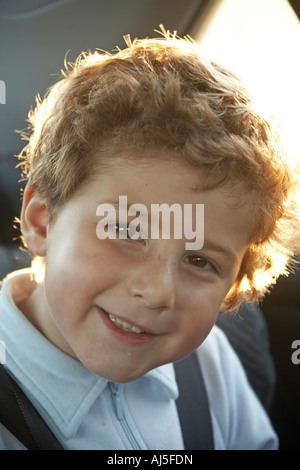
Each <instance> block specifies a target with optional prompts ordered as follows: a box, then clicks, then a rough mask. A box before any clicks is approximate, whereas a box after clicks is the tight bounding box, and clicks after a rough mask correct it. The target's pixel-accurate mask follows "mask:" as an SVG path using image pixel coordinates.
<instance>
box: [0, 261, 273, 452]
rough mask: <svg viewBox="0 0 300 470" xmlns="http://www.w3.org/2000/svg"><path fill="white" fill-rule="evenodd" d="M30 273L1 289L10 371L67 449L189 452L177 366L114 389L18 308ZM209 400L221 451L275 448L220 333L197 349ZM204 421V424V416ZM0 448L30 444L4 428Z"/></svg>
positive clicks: (2, 336) (0, 319)
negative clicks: (180, 414)
mask: <svg viewBox="0 0 300 470" xmlns="http://www.w3.org/2000/svg"><path fill="white" fill-rule="evenodd" d="M30 282H31V281H30V278H29V272H28V271H27V270H23V271H19V272H17V273H13V274H12V275H11V276H10V277H9V278H7V279H6V280H5V282H4V284H3V287H2V296H1V298H0V340H1V341H3V342H4V344H5V347H6V351H5V352H6V367H7V369H8V370H9V371H10V373H11V374H12V375H13V376H14V378H15V380H16V381H17V382H18V383H19V384H20V386H21V387H22V388H23V390H24V391H25V393H26V394H27V395H28V396H29V398H30V399H31V401H32V403H33V404H34V405H35V406H36V408H37V409H38V410H39V412H40V414H41V415H42V417H43V418H44V419H45V421H46V422H47V423H48V425H49V426H50V428H51V429H52V431H53V432H54V434H55V435H56V437H57V438H58V440H59V441H60V442H61V444H62V445H63V447H64V448H65V449H76V450H81V449H86V450H88V449H108V450H122V449H127V450H130V449H142V450H143V449H150V450H159V449H168V450H173V449H177V450H180V449H183V448H184V447H183V440H182V435H181V429H180V424H179V419H178V415H177V410H176V405H175V400H176V398H177V396H178V388H177V384H176V380H175V375H174V370H173V365H172V364H168V365H165V366H162V367H159V368H157V369H155V370H152V371H151V372H149V373H147V374H146V375H145V376H143V377H141V378H140V379H138V380H135V381H133V382H130V383H127V384H114V383H110V382H108V381H107V380H106V379H104V378H103V377H99V376H97V375H96V374H94V373H92V372H90V371H89V370H87V369H86V368H85V367H84V366H83V365H82V364H81V363H79V362H78V361H76V360H74V359H72V358H71V357H69V356H68V355H66V354H64V353H63V352H62V351H60V350H59V349H57V348H56V347H55V346H54V345H53V344H51V343H50V342H49V341H48V340H47V339H46V338H45V337H43V336H42V335H41V334H40V333H39V332H38V331H37V330H36V329H35V328H34V327H33V326H32V325H31V323H29V321H28V320H27V319H26V318H25V317H24V316H23V315H22V314H21V312H20V311H19V310H18V309H17V308H16V306H15V304H14V301H13V299H14V300H17V299H20V296H22V295H24V292H26V291H27V289H29V288H30ZM197 356H198V358H199V360H200V362H201V367H202V370H203V375H204V380H205V383H206V387H207V391H208V397H209V402H210V412H211V417H212V423H213V435H214V445H215V449H276V448H277V447H278V442H277V436H276V434H275V433H274V430H273V428H272V426H271V424H270V421H269V419H268V416H267V415H266V413H265V411H264V409H263V408H262V406H261V405H260V403H259V401H258V399H257V398H256V396H255V394H254V392H253V391H252V389H251V388H250V386H249V384H248V382H247V379H246V376H245V373H244V370H243V368H242V366H241V365H240V362H239V360H238V358H237V357H236V355H235V353H234V351H233V350H232V348H231V346H230V345H229V343H228V341H227V339H226V337H225V335H224V334H223V333H222V332H221V330H220V329H219V328H217V327H214V328H213V330H212V332H211V333H210V335H209V336H208V338H207V339H206V340H205V342H204V343H203V344H202V345H201V346H200V348H199V349H198V350H197ZM199 419H201V418H200V417H199ZM0 449H2V450H4V449H10V450H17V449H24V446H23V445H22V444H21V443H20V442H19V441H17V440H16V438H15V437H14V436H12V435H11V434H10V433H9V432H8V431H7V429H5V428H4V427H3V426H2V425H0Z"/></svg>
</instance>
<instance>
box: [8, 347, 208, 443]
mask: <svg viewBox="0 0 300 470" xmlns="http://www.w3.org/2000/svg"><path fill="white" fill-rule="evenodd" d="M174 367H175V373H176V380H177V384H178V388H179V397H178V399H177V400H176V405H177V410H178V415H179V419H180V424H181V428H182V435H183V440H184V445H185V449H186V450H195V449H200V450H210V449H213V437H212V426H211V419H210V412H209V405H208V399H207V395H206V390H205V384H204V381H203V377H202V371H201V368H200V364H199V362H198V360H197V357H196V354H195V353H193V354H191V355H190V356H188V357H186V358H184V359H182V360H181V361H179V362H176V363H175V364H174ZM0 422H1V423H2V424H3V425H4V426H5V427H6V428H7V429H8V430H9V431H10V432H11V433H12V434H13V435H14V436H15V437H16V438H17V439H18V440H19V441H20V442H22V443H23V444H24V445H25V447H26V448H27V449H30V450H63V448H62V446H61V444H60V443H59V442H58V440H57V439H56V437H55V436H54V434H53V433H52V431H51V430H50V428H49V427H48V426H47V424H46V423H45V421H44V420H43V418H42V417H41V416H40V415H39V413H38V412H37V410H36V409H35V408H34V406H33V405H32V403H31V402H30V401H29V399H28V398H27V397H26V395H25V394H24V392H23V391H22V390H21V388H20V387H19V386H18V385H17V383H16V382H15V381H14V380H13V379H12V377H11V376H10V375H9V374H8V373H7V372H6V370H5V368H4V367H3V366H2V365H0Z"/></svg>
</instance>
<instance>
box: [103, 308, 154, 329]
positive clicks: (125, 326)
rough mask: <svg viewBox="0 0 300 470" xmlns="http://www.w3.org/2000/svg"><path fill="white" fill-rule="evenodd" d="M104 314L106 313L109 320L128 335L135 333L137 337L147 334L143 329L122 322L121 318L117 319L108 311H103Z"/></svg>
mask: <svg viewBox="0 0 300 470" xmlns="http://www.w3.org/2000/svg"><path fill="white" fill-rule="evenodd" d="M102 310H103V312H104V313H105V315H106V317H107V318H109V320H110V321H111V322H112V323H113V324H114V325H115V326H117V327H118V328H120V330H123V331H126V332H127V333H133V334H136V335H142V334H146V332H145V331H143V330H142V329H141V328H139V327H138V326H136V325H132V324H130V323H128V322H126V321H124V320H121V319H120V318H119V317H115V316H114V315H112V314H111V313H109V312H107V311H106V310H104V309H102Z"/></svg>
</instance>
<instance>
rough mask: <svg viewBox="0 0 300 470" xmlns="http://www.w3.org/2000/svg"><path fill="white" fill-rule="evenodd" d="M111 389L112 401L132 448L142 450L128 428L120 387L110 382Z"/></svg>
mask: <svg viewBox="0 0 300 470" xmlns="http://www.w3.org/2000/svg"><path fill="white" fill-rule="evenodd" d="M109 388H110V391H111V393H112V399H113V403H114V407H115V412H116V415H117V418H118V421H119V422H120V424H121V427H122V429H123V431H124V433H125V435H126V437H127V439H128V440H129V442H130V444H131V446H132V448H133V449H134V450H141V448H140V446H139V444H138V442H137V440H136V438H135V437H134V435H133V433H132V431H131V429H130V427H129V426H128V423H127V421H126V419H125V415H124V413H123V409H122V404H121V399H120V394H119V385H118V384H116V383H114V382H109Z"/></svg>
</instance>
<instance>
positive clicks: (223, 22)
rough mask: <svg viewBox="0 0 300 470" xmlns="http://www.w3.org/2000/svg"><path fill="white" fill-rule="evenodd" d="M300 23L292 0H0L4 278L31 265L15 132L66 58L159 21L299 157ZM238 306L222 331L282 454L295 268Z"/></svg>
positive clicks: (298, 319)
mask: <svg viewBox="0 0 300 470" xmlns="http://www.w3.org/2000/svg"><path fill="white" fill-rule="evenodd" d="M299 17H300V2H299V1H298V0H290V1H288V0H184V1H182V0H126V1H124V0H10V1H7V0H0V200H1V203H0V216H1V219H0V277H1V279H3V277H5V276H6V274H8V273H9V272H11V271H13V270H16V269H20V268H23V267H27V266H29V265H30V257H29V255H28V253H26V251H24V250H22V249H20V246H21V239H20V232H19V227H18V221H17V220H16V219H15V218H16V217H19V214H20V208H21V191H22V188H24V184H25V183H24V181H22V179H21V176H22V175H21V169H20V167H19V166H18V160H17V159H16V158H15V155H17V154H19V153H20V152H21V151H22V148H23V147H24V145H25V142H24V140H22V139H21V136H20V133H19V132H17V131H20V130H23V129H25V128H26V127H27V124H26V118H27V114H28V111H29V109H30V108H31V107H34V105H35V99H36V96H37V95H40V96H43V95H44V93H45V92H46V90H47V89H48V88H49V87H50V86H51V85H52V84H54V83H55V82H56V81H57V80H58V79H60V77H61V75H60V71H61V70H62V69H63V68H64V63H65V62H66V63H68V62H73V61H74V60H75V59H76V58H77V56H78V55H79V54H80V53H81V52H82V51H90V50H91V51H94V50H96V49H97V48H98V49H102V50H103V49H104V50H107V51H114V50H116V48H117V47H120V48H123V47H125V41H124V36H125V35H130V37H131V38H132V39H134V38H136V37H137V38H144V37H154V36H159V35H160V32H159V31H160V30H161V26H160V25H163V28H165V29H166V30H170V31H171V32H174V31H176V32H177V34H178V35H179V36H181V37H182V36H190V37H191V38H193V39H194V40H195V41H197V42H198V43H199V45H200V47H201V48H202V50H203V53H205V54H206V55H208V56H209V57H210V58H213V59H215V60H217V61H219V62H221V63H223V64H224V65H225V66H228V67H229V68H231V69H232V70H233V71H234V72H235V73H236V74H237V75H238V76H240V77H241V78H242V79H243V80H244V81H245V82H246V84H249V88H250V91H253V93H254V95H256V96H257V97H258V99H260V100H261V102H262V106H264V109H266V111H267V113H270V114H274V115H276V116H278V115H279V119H282V121H283V124H282V126H283V128H284V129H285V135H286V139H287V141H288V143H289V145H290V146H291V148H292V149H293V150H295V151H296V152H298V155H299V150H300V148H299V143H298V139H297V137H298V135H297V134H298V128H299V114H298V115H297V114H296V110H298V109H299V107H298V106H297V104H298V105H299V106H300V92H299V83H300V67H299V47H300V22H299ZM288 105H289V106H288ZM243 308H244V310H243V311H241V312H240V315H238V316H237V317H235V318H231V317H230V318H227V317H224V316H223V315H221V314H220V318H219V320H218V323H219V326H220V327H221V328H223V330H224V331H225V333H226V334H227V336H228V338H229V340H230V341H231V342H232V345H233V347H234V348H235V349H236V350H237V352H238V354H240V357H241V360H242V362H243V363H244V362H245V368H246V369H247V374H248V377H249V380H250V382H251V383H252V384H253V387H254V388H255V383H256V382H259V383H260V384H264V386H263V387H260V391H258V392H257V393H258V394H259V393H260V392H261V395H262V401H263V403H264V406H265V407H266V409H267V411H268V413H269V415H270V418H271V420H272V422H273V425H274V427H275V430H276V432H277V434H278V436H279V440H280V449H282V450H300V431H299V430H300V411H299V410H300V406H299V405H300V353H299V355H298V356H297V355H295V354H294V355H293V353H294V351H295V349H294V348H295V344H296V345H297V344H299V346H298V347H299V348H300V272H299V270H298V269H297V268H296V267H295V271H294V272H293V273H292V274H291V275H290V276H288V277H283V276H282V277H280V279H279V281H278V283H277V284H276V286H274V287H273V288H272V289H271V291H270V293H269V294H268V295H267V296H266V298H265V299H264V301H263V303H262V304H261V305H260V308H259V309H257V308H252V307H249V306H244V307H243ZM243 320H244V326H246V327H247V328H248V330H249V336H248V337H247V338H246V337H245V336H243V335H244V333H243V332H241V329H242V328H241V324H242V323H243ZM259 335H266V337H265V343H264V344H265V348H266V349H268V348H269V349H270V352H271V358H272V360H270V358H269V357H266V358H265V356H264V352H262V351H260V350H259V349H258V348H257V341H256V339H257V337H258V336H259ZM297 340H299V343H295V342H296V341H297ZM293 358H294V360H293ZM249 364H252V370H250V369H251V367H250V369H248V368H249ZM257 374H258V375H259V374H261V377H258V375H257Z"/></svg>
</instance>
